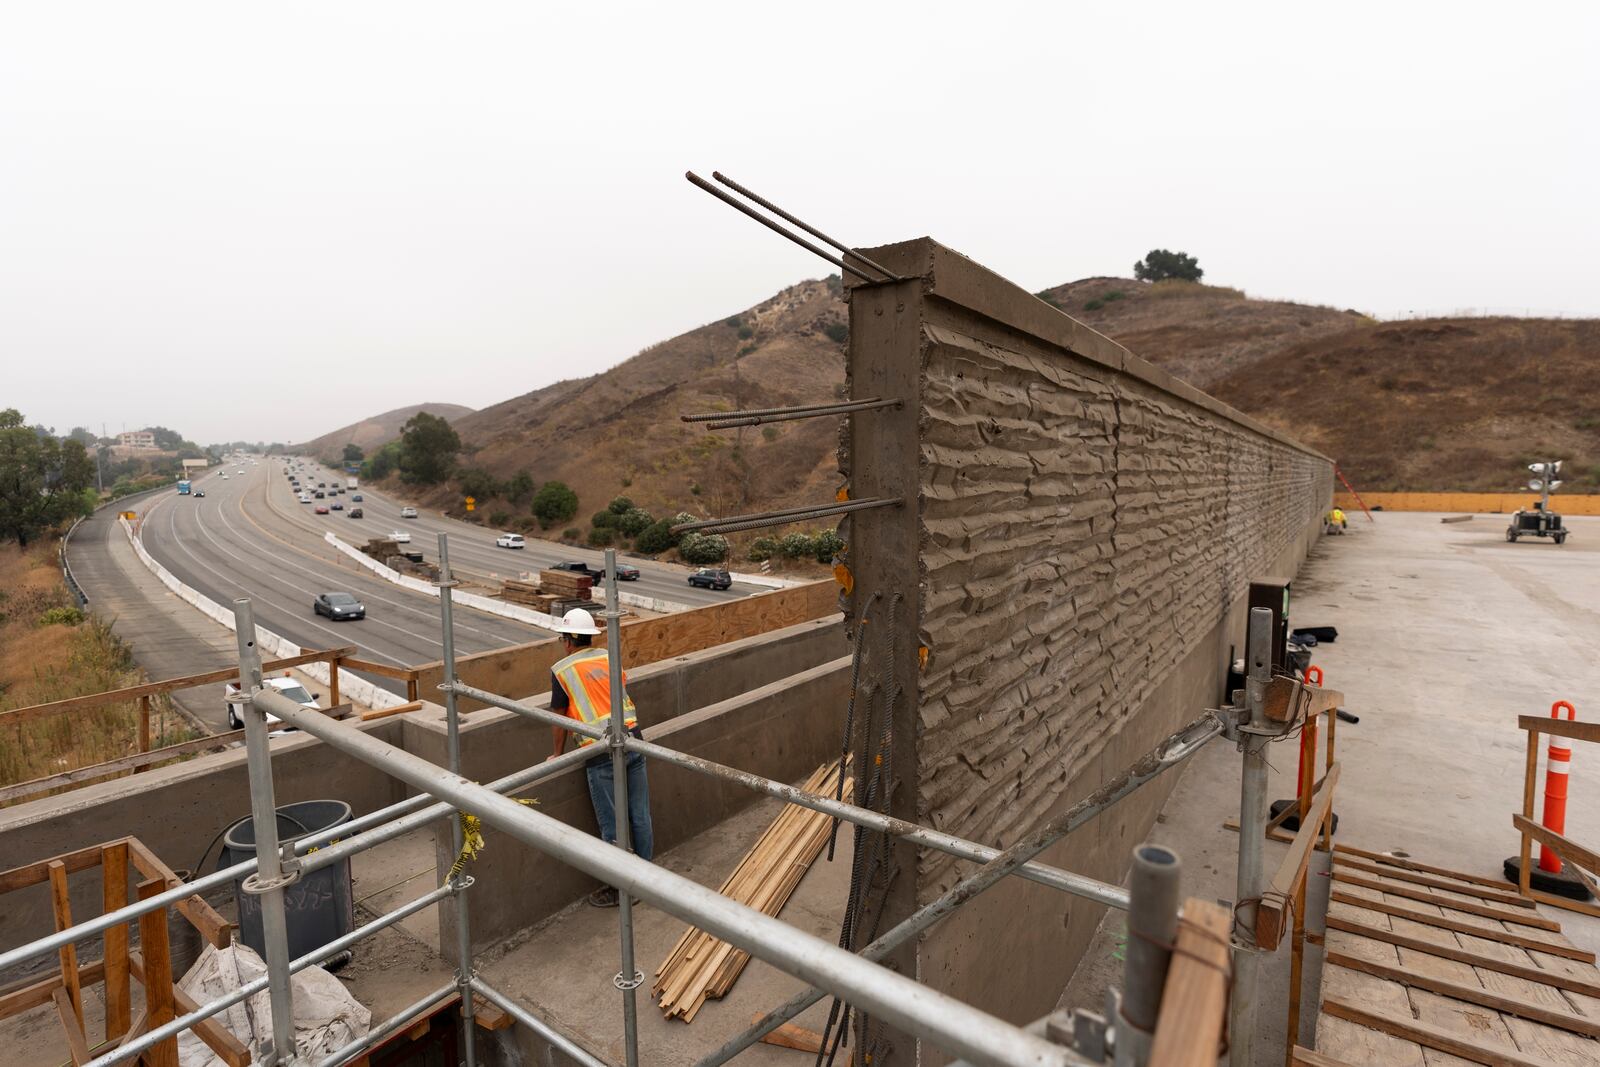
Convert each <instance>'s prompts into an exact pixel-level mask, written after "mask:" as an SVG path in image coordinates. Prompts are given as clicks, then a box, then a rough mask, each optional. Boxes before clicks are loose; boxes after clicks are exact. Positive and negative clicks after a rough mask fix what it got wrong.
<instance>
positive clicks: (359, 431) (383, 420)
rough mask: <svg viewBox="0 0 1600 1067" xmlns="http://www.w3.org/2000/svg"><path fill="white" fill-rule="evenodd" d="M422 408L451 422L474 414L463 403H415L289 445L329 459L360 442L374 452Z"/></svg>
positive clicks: (392, 437)
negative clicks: (346, 447) (348, 446)
mask: <svg viewBox="0 0 1600 1067" xmlns="http://www.w3.org/2000/svg"><path fill="white" fill-rule="evenodd" d="M419 411H426V412H427V413H428V414H429V415H439V416H441V417H443V418H446V419H449V420H450V421H451V422H455V421H456V420H457V419H459V418H461V417H462V416H463V415H470V414H472V409H471V408H469V407H463V406H462V405H460V404H412V405H410V406H409V407H403V408H395V409H394V410H393V411H385V412H384V413H383V414H382V415H374V416H372V417H371V418H367V419H362V420H361V421H360V422H352V423H351V424H350V425H349V426H341V427H339V428H338V429H337V430H333V431H331V432H329V433H325V434H323V435H322V436H321V437H318V438H315V439H313V440H310V441H306V442H305V443H303V444H298V445H291V446H290V447H291V448H293V449H294V450H295V451H296V452H304V453H308V454H310V455H313V456H316V457H318V458H319V459H324V460H328V461H330V462H333V461H337V460H340V459H342V458H343V457H344V446H345V445H348V444H355V445H360V446H361V447H362V448H363V449H364V450H366V451H367V452H372V451H373V450H375V449H376V448H377V447H378V446H379V445H381V444H384V443H385V442H388V441H393V440H394V439H395V438H396V437H399V436H400V428H401V427H402V426H404V425H405V424H406V420H407V419H409V418H411V416H413V415H415V414H416V413H417V412H419Z"/></svg>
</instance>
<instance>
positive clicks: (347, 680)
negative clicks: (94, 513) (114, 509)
mask: <svg viewBox="0 0 1600 1067" xmlns="http://www.w3.org/2000/svg"><path fill="white" fill-rule="evenodd" d="M117 522H118V523H119V524H120V525H121V526H122V532H123V533H124V534H126V535H127V537H128V543H129V544H130V545H132V546H133V553H134V555H136V556H138V557H139V562H141V563H143V564H144V565H145V567H146V568H147V569H148V570H149V571H150V573H151V574H153V575H155V576H156V579H157V580H158V581H160V582H161V584H162V585H164V586H166V587H167V588H168V589H170V590H172V593H173V595H175V596H176V597H178V599H180V600H182V601H183V602H184V603H186V604H189V605H190V606H192V607H194V608H195V609H196V610H197V611H199V612H200V613H201V614H202V615H205V616H206V617H207V618H209V619H211V620H212V621H213V622H216V623H220V624H221V625H223V626H226V627H227V628H228V629H229V630H230V631H231V630H232V629H233V628H234V624H233V609H232V608H228V607H223V606H222V605H221V604H218V603H217V602H216V601H215V600H212V599H211V598H210V597H208V596H206V595H205V594H204V593H201V592H200V591H199V590H197V589H193V588H191V587H190V586H187V585H185V584H184V583H183V582H181V581H179V580H178V577H177V575H175V574H173V573H172V572H171V571H169V570H167V568H165V567H163V566H162V565H161V563H160V561H158V560H157V559H156V558H155V557H154V556H152V555H151V554H150V553H149V552H147V551H145V547H144V542H142V541H141V540H140V539H139V538H138V537H136V536H135V535H134V532H133V526H132V525H131V524H130V523H129V522H128V520H127V519H118V520H117ZM256 647H257V648H259V649H261V651H262V652H264V653H266V654H268V655H269V656H271V657H272V658H274V659H288V658H290V657H291V656H298V655H300V653H301V652H304V651H305V650H304V649H303V648H301V647H300V646H299V645H297V644H295V643H294V642H293V641H290V640H289V639H288V638H286V637H283V636H282V635H280V634H275V633H273V632H272V631H271V630H268V629H266V628H265V627H263V626H261V625H259V624H258V625H257V626H256ZM300 670H301V671H303V672H305V673H306V674H307V675H309V676H311V677H312V678H315V679H316V680H317V681H319V682H321V683H322V684H323V685H332V684H333V683H332V680H331V677H330V674H329V670H328V664H326V663H307V664H305V665H304V666H302V667H301V668H300ZM339 692H340V694H341V695H343V696H345V697H348V698H349V699H351V700H353V701H355V702H356V703H359V704H365V705H366V706H367V707H369V708H394V707H399V706H400V705H401V704H404V703H406V701H405V698H403V697H400V696H396V695H395V694H394V693H391V692H389V691H388V690H387V689H384V688H381V687H380V686H376V685H374V684H372V683H371V682H369V681H367V680H366V679H365V678H362V677H360V676H358V675H355V674H352V673H351V672H349V671H347V670H345V669H344V668H343V667H341V668H339Z"/></svg>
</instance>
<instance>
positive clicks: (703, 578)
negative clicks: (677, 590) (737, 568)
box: [689, 567, 733, 589]
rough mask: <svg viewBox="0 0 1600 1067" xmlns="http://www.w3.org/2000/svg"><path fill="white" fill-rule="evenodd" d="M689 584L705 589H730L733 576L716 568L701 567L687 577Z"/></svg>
mask: <svg viewBox="0 0 1600 1067" xmlns="http://www.w3.org/2000/svg"><path fill="white" fill-rule="evenodd" d="M689 584H690V585H698V586H702V587H704V588H706V589H731V588H733V576H732V575H730V574H729V573H728V572H727V571H725V570H719V569H718V568H716V567H701V568H700V569H699V570H697V571H695V572H694V573H693V574H691V575H689Z"/></svg>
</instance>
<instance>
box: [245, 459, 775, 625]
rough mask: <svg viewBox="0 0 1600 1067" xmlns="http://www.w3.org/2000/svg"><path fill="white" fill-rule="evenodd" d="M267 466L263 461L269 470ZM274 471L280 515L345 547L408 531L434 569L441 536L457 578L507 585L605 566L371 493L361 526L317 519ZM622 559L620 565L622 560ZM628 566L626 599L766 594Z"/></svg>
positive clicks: (593, 556)
mask: <svg viewBox="0 0 1600 1067" xmlns="http://www.w3.org/2000/svg"><path fill="white" fill-rule="evenodd" d="M266 462H268V461H263V463H266ZM270 462H271V463H272V464H273V467H274V471H273V478H272V486H271V489H270V490H269V492H270V493H271V502H272V504H273V505H274V506H275V507H277V508H278V509H279V510H283V509H298V513H299V514H300V516H301V517H302V518H303V519H304V520H306V521H307V522H308V523H309V524H310V525H309V527H308V528H310V529H314V530H316V531H317V533H318V535H319V536H320V534H321V532H322V531H323V530H332V531H333V532H334V533H335V534H337V535H338V536H340V537H341V538H343V539H344V540H346V541H349V542H352V543H355V544H360V543H364V542H365V541H366V540H367V538H369V537H377V536H379V535H381V534H386V533H388V532H389V531H391V530H405V531H408V532H409V533H410V534H411V537H412V545H411V547H413V548H420V549H421V550H422V552H423V554H424V556H425V557H426V558H427V559H429V560H431V561H434V562H437V561H438V555H439V553H438V540H437V535H438V534H439V533H446V534H449V536H450V563H451V566H452V567H454V568H455V569H456V570H457V571H461V572H464V573H465V574H467V575H469V576H477V577H482V578H489V579H494V580H499V579H502V578H516V577H519V576H521V575H526V576H527V577H528V578H529V579H532V580H537V578H538V573H539V571H540V570H542V569H543V568H545V567H549V566H551V565H553V564H556V563H560V562H561V561H562V560H569V559H581V560H583V561H584V562H585V563H588V564H589V565H590V566H592V567H596V568H598V567H600V566H601V565H602V561H603V559H604V553H602V552H600V551H598V550H596V549H590V548H571V547H568V546H566V545H558V544H555V543H554V542H550V541H540V540H538V539H536V538H533V537H529V538H528V541H527V545H528V547H527V548H522V549H506V548H498V547H496V546H495V543H494V542H495V538H496V537H498V536H499V534H500V533H501V532H502V531H498V530H493V529H490V528H487V527H483V526H475V525H473V524H472V523H466V522H460V521H457V520H456V519H451V518H446V517H445V516H443V515H440V514H438V513H437V512H433V513H430V512H427V511H423V510H422V509H420V508H419V509H418V517H417V518H415V519H402V518H400V507H401V504H402V503H404V501H396V500H394V499H392V498H389V497H388V496H387V495H385V494H383V493H375V492H372V491H370V490H368V489H366V488H365V487H363V488H361V489H359V490H357V492H359V493H361V495H362V498H363V499H362V502H361V508H362V509H363V513H364V515H365V517H364V518H361V519H350V518H346V515H347V514H348V511H345V512H338V511H330V512H329V513H328V514H327V515H316V514H314V513H313V505H311V504H300V503H297V502H296V500H295V496H294V493H293V491H292V489H291V487H290V485H289V479H288V478H286V477H285V476H284V475H283V473H282V469H283V467H284V466H286V462H285V461H284V460H283V459H281V458H276V457H275V458H274V459H272V460H271V461H270ZM301 466H302V469H303V470H304V471H307V472H315V474H314V476H313V477H311V479H310V484H311V485H312V486H315V485H316V483H317V482H319V481H326V482H327V483H328V484H329V485H332V484H334V482H335V480H336V479H337V481H338V484H340V485H343V484H344V479H345V477H346V475H344V474H342V473H339V472H337V471H334V470H332V469H330V468H327V467H324V466H322V465H321V464H318V463H316V462H314V461H312V460H302V461H301ZM306 484H307V482H306V476H305V475H302V476H301V485H302V486H304V485H306ZM337 499H338V500H339V501H341V502H342V503H343V504H344V506H345V508H346V509H348V508H349V507H350V506H351V504H350V496H349V494H348V493H346V494H344V495H341V496H340V497H338V498H337ZM315 503H317V504H331V503H332V499H331V498H330V499H327V500H317V501H315ZM618 558H619V560H620V559H621V558H622V557H621V556H620V554H619V557H618ZM625 562H627V563H628V564H630V565H632V566H635V567H638V568H639V580H638V581H636V582H626V583H624V584H623V585H622V586H621V588H622V589H623V590H624V591H625V592H630V593H638V594H640V595H641V596H649V597H655V598H657V599H660V600H666V601H671V602H674V603H678V604H685V605H688V606H690V607H701V606H703V605H706V604H717V603H721V602H722V601H725V600H729V599H733V598H737V597H740V596H748V595H749V594H751V593H761V592H765V591H766V587H764V586H758V585H751V584H747V583H744V582H735V583H734V586H733V588H732V589H730V590H727V591H726V592H723V591H720V590H713V589H701V588H698V587H696V586H692V585H690V584H688V576H689V570H688V569H687V568H684V567H678V566H674V565H672V564H670V563H657V562H654V561H653V560H648V559H627V560H626V561H625Z"/></svg>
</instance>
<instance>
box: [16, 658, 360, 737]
mask: <svg viewBox="0 0 1600 1067" xmlns="http://www.w3.org/2000/svg"><path fill="white" fill-rule="evenodd" d="M354 651H355V646H353V645H352V646H350V647H348V648H334V649H324V650H323V651H321V652H303V653H301V654H300V655H298V656H289V657H287V658H285V659H275V660H269V661H268V662H266V663H263V664H262V665H261V670H262V672H263V673H265V672H268V671H276V670H283V669H286V668H289V667H298V666H300V665H301V664H305V663H315V662H317V661H318V660H325V659H327V658H328V657H329V656H331V655H341V656H342V655H343V654H344V653H346V652H354ZM238 677H239V668H238V667H224V668H222V669H220V670H215V671H206V672H205V673H204V674H186V675H183V676H182V677H179V678H165V679H162V680H161V681H159V682H145V683H143V684H142V685H130V686H128V687H126V688H124V689H110V690H107V691H106V692H103V693H90V694H89V695H87V696H81V697H68V698H67V699H66V700H54V701H51V702H50V703H48V704H31V705H29V706H28V707H25V708H13V709H12V710H10V711H0V726H15V725H17V724H19V723H24V722H32V721H34V720H35V719H45V718H49V717H50V716H52V715H63V714H66V713H67V712H72V711H86V710H88V709H89V708H98V707H103V706H105V705H107V704H123V703H127V702H129V701H132V700H137V699H138V698H140V697H143V696H155V695H156V694H158V693H170V692H172V691H173V690H174V689H192V688H194V687H195V686H199V685H209V684H210V683H212V682H231V681H233V680H235V679H236V678H238Z"/></svg>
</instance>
